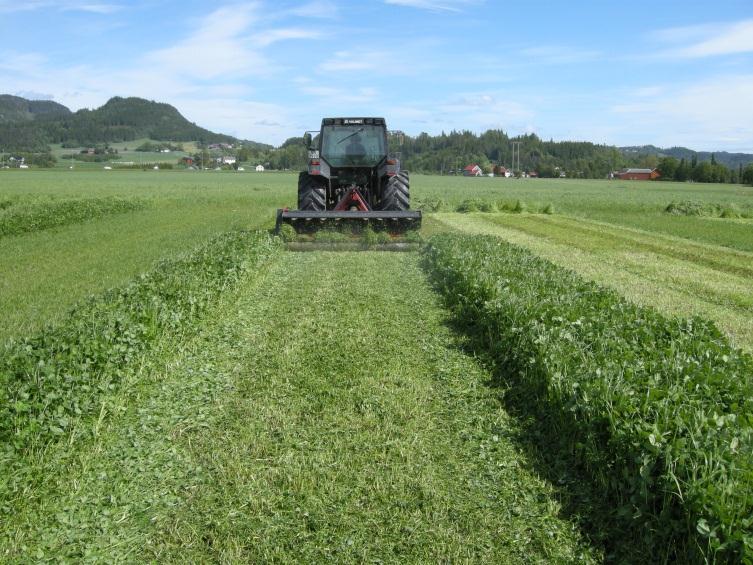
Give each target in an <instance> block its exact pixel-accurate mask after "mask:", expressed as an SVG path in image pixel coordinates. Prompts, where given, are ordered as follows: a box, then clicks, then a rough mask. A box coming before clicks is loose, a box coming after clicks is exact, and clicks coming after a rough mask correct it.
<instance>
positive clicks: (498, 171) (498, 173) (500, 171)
mask: <svg viewBox="0 0 753 565" xmlns="http://www.w3.org/2000/svg"><path fill="white" fill-rule="evenodd" d="M494 176H495V177H505V178H510V177H511V176H512V171H511V170H510V169H508V168H507V167H503V166H502V165H497V166H495V167H494Z"/></svg>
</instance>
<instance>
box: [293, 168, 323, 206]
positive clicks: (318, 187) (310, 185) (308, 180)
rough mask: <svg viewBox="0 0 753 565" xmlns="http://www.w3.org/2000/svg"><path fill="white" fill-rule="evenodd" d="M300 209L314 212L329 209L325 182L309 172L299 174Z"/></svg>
mask: <svg viewBox="0 0 753 565" xmlns="http://www.w3.org/2000/svg"><path fill="white" fill-rule="evenodd" d="M298 209H299V210H311V211H312V212H324V211H325V210H326V209H327V191H326V190H325V188H324V184H323V183H322V182H321V181H320V180H319V179H317V178H316V177H312V176H311V175H310V174H308V173H301V174H300V175H298Z"/></svg>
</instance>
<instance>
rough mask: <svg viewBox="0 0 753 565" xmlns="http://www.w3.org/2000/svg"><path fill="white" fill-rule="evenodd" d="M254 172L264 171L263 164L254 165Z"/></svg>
mask: <svg viewBox="0 0 753 565" xmlns="http://www.w3.org/2000/svg"><path fill="white" fill-rule="evenodd" d="M256 172H257V173H263V172H264V166H263V165H256Z"/></svg>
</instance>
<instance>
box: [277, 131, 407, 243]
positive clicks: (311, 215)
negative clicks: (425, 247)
mask: <svg viewBox="0 0 753 565" xmlns="http://www.w3.org/2000/svg"><path fill="white" fill-rule="evenodd" d="M309 133H315V134H316V135H314V136H309ZM387 134H388V132H387V125H386V123H385V121H384V118H324V119H323V120H322V126H321V129H320V130H319V131H318V132H307V136H306V139H307V140H310V143H309V150H308V170H306V171H303V172H301V173H300V174H299V175H298V209H297V210H288V209H287V208H285V209H281V210H278V211H277V229H278V230H279V229H280V227H281V226H282V224H290V225H291V226H293V228H294V229H295V230H296V232H298V233H303V232H310V231H317V230H319V229H322V228H324V229H332V228H333V227H334V228H337V227H340V226H344V227H345V226H347V227H350V228H356V229H362V228H364V227H366V226H368V227H370V228H372V229H373V230H375V231H379V230H385V231H388V232H390V233H394V234H398V233H403V232H405V231H407V230H414V229H419V228H420V227H421V212H420V211H412V210H410V180H409V176H408V171H403V170H401V169H400V160H399V159H398V158H397V156H396V155H390V154H389V152H388V139H387Z"/></svg>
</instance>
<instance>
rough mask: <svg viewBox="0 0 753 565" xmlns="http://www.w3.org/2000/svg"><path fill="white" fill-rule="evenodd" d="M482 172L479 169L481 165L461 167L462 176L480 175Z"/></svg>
mask: <svg viewBox="0 0 753 565" xmlns="http://www.w3.org/2000/svg"><path fill="white" fill-rule="evenodd" d="M483 174H484V171H482V170H481V167H479V166H478V165H475V164H474V165H468V166H467V167H465V168H464V169H463V176H464V177H480V176H482V175H483Z"/></svg>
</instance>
